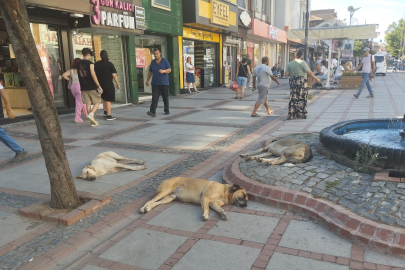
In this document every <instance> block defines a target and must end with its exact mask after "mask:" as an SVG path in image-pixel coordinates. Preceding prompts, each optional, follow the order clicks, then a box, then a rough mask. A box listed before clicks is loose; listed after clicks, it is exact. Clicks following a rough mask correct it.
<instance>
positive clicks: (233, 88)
mask: <svg viewBox="0 0 405 270" xmlns="http://www.w3.org/2000/svg"><path fill="white" fill-rule="evenodd" d="M238 88H239V85H238V83H237V82H236V81H233V82H231V83H230V84H229V89H231V90H232V91H234V92H236V90H238Z"/></svg>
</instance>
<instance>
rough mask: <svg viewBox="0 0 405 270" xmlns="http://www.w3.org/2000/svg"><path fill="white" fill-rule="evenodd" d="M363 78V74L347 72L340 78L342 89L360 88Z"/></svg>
mask: <svg viewBox="0 0 405 270" xmlns="http://www.w3.org/2000/svg"><path fill="white" fill-rule="evenodd" d="M362 81H363V77H362V76H361V72H351V71H345V72H343V74H342V77H341V78H340V88H342V89H356V88H360V86H361V82H362Z"/></svg>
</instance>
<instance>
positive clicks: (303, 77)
mask: <svg viewBox="0 0 405 270" xmlns="http://www.w3.org/2000/svg"><path fill="white" fill-rule="evenodd" d="M303 55H304V52H303V51H302V50H299V51H298V52H297V54H296V57H295V59H294V60H292V61H291V62H290V63H289V64H288V65H287V69H286V72H285V73H284V74H285V76H290V81H289V83H290V103H289V104H288V117H287V120H291V119H294V118H303V119H306V118H307V113H308V112H307V97H308V84H307V75H309V76H311V77H312V78H313V79H314V80H315V81H317V82H320V81H321V80H320V79H318V78H317V77H316V76H315V75H314V73H312V71H311V70H310V69H309V67H308V64H307V63H306V62H305V61H303V60H302V57H303Z"/></svg>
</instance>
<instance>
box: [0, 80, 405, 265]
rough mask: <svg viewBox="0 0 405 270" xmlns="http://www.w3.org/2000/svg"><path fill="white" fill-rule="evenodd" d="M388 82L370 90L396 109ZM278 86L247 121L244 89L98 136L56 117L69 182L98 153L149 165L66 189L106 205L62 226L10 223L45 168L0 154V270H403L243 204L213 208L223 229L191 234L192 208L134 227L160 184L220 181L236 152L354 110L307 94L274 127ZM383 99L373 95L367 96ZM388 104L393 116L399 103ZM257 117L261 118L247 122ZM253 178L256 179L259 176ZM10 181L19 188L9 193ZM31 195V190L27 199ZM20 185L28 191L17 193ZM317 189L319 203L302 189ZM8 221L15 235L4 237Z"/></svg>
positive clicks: (188, 102) (280, 112) (175, 205)
mask: <svg viewBox="0 0 405 270" xmlns="http://www.w3.org/2000/svg"><path fill="white" fill-rule="evenodd" d="M395 75H396V74H395ZM395 75H388V76H387V77H385V78H378V79H377V80H376V87H378V86H380V85H385V84H388V85H389V86H390V87H392V88H390V89H389V90H387V89H384V91H390V93H391V96H395V97H396V98H399V95H400V94H401V93H402V92H401V91H402V90H401V91H400V89H397V88H395V85H396V83H400V82H401V80H402V78H396V77H392V76H395ZM392 78H394V79H395V80H393V79H392ZM379 80H380V81H379ZM396 80H399V81H398V82H397V81H396ZM287 83H288V81H287V80H282V85H281V86H279V87H273V88H272V89H271V91H270V93H269V100H271V102H270V104H271V106H273V108H275V109H276V111H275V114H274V116H271V117H261V118H259V119H255V120H254V121H252V119H251V118H250V115H249V114H250V110H251V109H252V108H253V103H254V100H255V99H256V98H257V93H256V92H253V93H252V92H250V90H249V89H248V90H247V91H246V95H245V97H246V98H245V100H243V101H239V100H233V97H234V93H233V92H231V91H230V90H229V89H224V88H220V89H213V90H210V91H204V93H202V94H199V95H183V96H181V97H175V98H171V100H170V102H171V104H172V106H173V109H172V111H171V115H170V116H164V115H163V114H162V113H161V112H160V110H161V109H162V108H163V107H162V106H161V105H162V104H160V106H159V107H158V116H157V117H156V118H155V119H150V118H148V117H147V116H146V111H147V109H148V104H144V105H138V106H127V107H123V108H120V109H113V111H114V113H115V115H116V116H118V119H117V121H114V122H112V123H111V122H109V123H105V122H103V120H101V119H100V122H101V124H100V127H96V128H90V127H89V126H87V124H88V123H84V124H82V125H77V124H73V123H72V119H73V118H72V117H73V116H71V115H68V116H61V117H60V118H61V125H62V129H63V136H64V141H65V143H66V144H67V145H66V146H65V147H66V149H67V154H68V159H69V162H70V166H71V170H72V172H77V171H80V170H81V168H83V167H84V166H86V165H88V164H89V162H90V160H91V159H92V158H94V155H95V153H96V152H97V151H100V152H102V151H105V149H109V150H112V151H115V152H117V153H125V154H126V155H129V156H134V157H135V156H136V157H138V155H142V154H143V155H144V156H150V157H151V158H150V160H146V162H147V164H146V165H147V166H148V162H149V163H150V166H152V167H153V168H152V167H151V168H152V169H151V171H148V172H145V173H139V174H135V172H134V173H133V174H132V173H131V172H125V173H117V174H114V175H113V177H112V178H111V179H110V178H108V176H105V177H100V178H99V179H98V180H96V181H94V182H91V183H90V182H85V181H84V180H81V179H75V182H76V184H77V186H78V187H81V188H91V187H92V186H93V188H94V189H95V190H100V192H104V193H103V194H104V195H109V196H111V203H110V204H109V205H107V206H105V207H103V208H102V209H100V210H99V211H97V212H95V213H92V214H91V215H89V216H87V217H85V218H83V219H82V220H81V221H79V222H78V223H76V224H74V225H72V226H62V225H58V224H55V223H50V222H44V221H37V220H31V219H28V218H25V217H19V216H18V208H20V207H23V206H24V205H26V204H28V203H31V202H32V203H34V202H38V201H44V200H45V199H46V198H49V197H48V195H47V194H49V185H47V184H46V181H44V180H46V179H47V174H46V168H45V166H44V164H41V160H42V153H41V152H40V150H39V149H37V150H35V148H33V150H32V151H33V152H32V153H31V155H30V156H28V157H27V158H25V159H24V160H23V161H22V162H21V163H19V164H11V163H9V162H8V161H7V160H8V159H10V158H12V153H10V154H9V156H8V153H9V152H7V151H6V148H4V149H3V148H2V147H3V145H0V153H2V155H1V156H0V174H1V176H2V177H1V178H0V192H1V193H0V195H2V193H4V194H7V196H4V198H3V197H2V198H1V199H0V213H1V211H2V212H4V215H3V220H4V222H3V223H1V226H2V229H3V230H4V229H7V230H8V231H10V232H11V231H12V230H11V229H14V232H12V233H9V234H10V236H9V237H8V239H7V240H6V242H7V243H3V244H0V269H30V270H31V269H35V270H38V269H69V270H72V269H74V270H79V269H85V270H100V269H138V270H139V269H161V270H163V269H202V268H204V269H253V270H258V269H397V270H398V269H405V262H404V261H403V260H402V259H400V258H393V257H390V256H386V255H383V254H380V253H376V252H374V251H370V250H365V249H364V248H362V247H359V246H357V245H353V244H352V243H350V242H348V241H346V240H343V239H341V238H340V237H338V236H336V235H334V234H333V233H331V232H329V231H327V230H326V229H324V228H323V227H321V226H320V225H318V224H315V223H313V222H311V221H309V220H308V219H306V218H305V217H303V216H300V215H298V214H294V213H291V212H286V211H282V210H280V209H276V208H274V207H270V206H266V205H263V204H259V203H255V202H249V203H248V207H247V208H243V209H242V208H238V207H233V206H225V207H224V209H225V210H226V211H227V212H228V216H229V220H228V221H226V222H224V221H222V220H220V219H219V216H218V214H215V213H214V212H213V211H211V214H210V219H209V221H207V222H202V221H201V220H200V215H201V213H200V209H199V207H198V206H195V205H189V204H186V203H180V202H172V203H170V204H166V205H161V206H159V207H156V208H155V209H153V210H152V211H151V212H150V213H148V214H146V215H140V214H138V212H137V211H138V209H139V208H140V207H141V206H142V205H143V204H144V203H145V202H146V201H147V200H149V199H150V198H151V197H152V196H153V195H154V190H155V189H156V187H157V186H158V185H159V183H160V182H161V181H163V180H165V179H167V178H170V177H175V176H179V175H182V176H192V177H201V178H206V179H208V178H210V180H212V181H221V178H220V176H221V170H222V168H224V167H225V166H226V165H227V164H230V162H232V161H233V158H235V156H236V155H237V153H239V152H240V151H242V150H244V149H245V148H246V147H247V146H249V148H251V147H252V146H253V147H256V148H257V147H258V145H257V144H258V143H259V142H260V141H262V140H264V139H267V138H269V137H274V136H278V135H287V134H293V133H299V132H308V131H315V132H319V130H320V129H321V128H322V126H323V125H328V124H327V123H329V124H333V122H334V121H335V122H337V121H339V119H334V120H331V119H329V118H327V119H328V120H324V119H326V118H324V117H323V116H324V115H325V113H327V112H328V109H329V108H333V109H336V108H335V106H329V107H328V105H329V104H334V103H335V102H337V103H340V105H339V106H340V107H341V106H344V108H345V110H344V112H343V113H342V114H341V115H339V113H336V114H337V115H339V117H340V119H343V120H344V118H348V117H350V116H351V115H352V114H351V108H352V107H353V106H354V105H353V102H351V100H349V96H352V95H353V93H354V92H355V90H347V91H342V90H330V91H322V92H319V93H318V92H317V91H313V90H311V93H312V94H314V98H313V99H312V100H311V101H310V105H309V117H308V119H306V120H302V121H299V120H294V121H284V120H285V113H286V106H287V104H288V93H289V90H288V86H287ZM385 94H386V93H385V92H381V93H379V92H377V91H376V96H377V95H381V96H383V95H385ZM273 100H274V101H273ZM341 100H343V102H341ZM375 100H377V99H375ZM375 100H370V99H364V101H363V100H362V101H361V102H362V103H364V104H362V106H361V108H363V109H364V108H367V115H368V116H369V117H373V113H374V111H372V113H371V114H370V111H369V108H370V107H367V105H370V104H369V103H370V102H372V103H374V102H375V103H376V104H374V105H373V108H378V104H377V102H376V101H375ZM248 101H250V102H251V105H249V104H248ZM367 102H368V103H367ZM394 103H395V106H396V112H398V113H399V109H398V108H399V103H397V102H394ZM325 104H326V106H325ZM392 106H394V105H392ZM162 111H163V110H162ZM232 112H234V113H233V114H232ZM264 113H265V111H264V109H262V108H261V109H260V111H259V114H261V115H264ZM356 113H357V112H356ZM392 113H395V110H394V109H393V110H392ZM375 114H376V113H375ZM221 117H226V119H227V120H226V121H224V119H221ZM339 117H337V118H339ZM120 118H121V120H120ZM182 125H184V126H185V127H184V129H183V130H184V134H185V135H187V136H184V137H182V139H181V140H176V137H175V136H174V137H173V138H171V139H169V140H167V141H165V138H167V137H170V136H168V135H170V134H178V130H179V128H181V127H182ZM197 127H201V129H200V132H205V135H204V136H199V134H198V132H197V133H195V130H194V128H197ZM3 128H5V130H6V131H7V132H10V133H11V134H12V135H13V136H14V137H16V138H17V139H18V140H21V141H23V142H24V143H28V142H36V143H37V142H38V141H37V137H36V128H35V125H33V122H32V121H28V122H23V123H18V124H13V125H8V126H4V127H3ZM159 129H161V130H162V133H163V134H161V137H162V138H161V140H155V138H156V137H159V136H160V135H159V134H158V131H159ZM147 130H151V132H147ZM145 131H146V132H145ZM193 132H194V133H193ZM200 137H208V138H200ZM131 138H133V140H131ZM139 138H144V139H145V140H144V141H142V140H139ZM158 139H159V138H158ZM146 140H149V142H147V143H146V142H145V141H146ZM185 142H186V143H185ZM245 150H246V149H245ZM35 151H37V152H35ZM152 157H153V158H152ZM325 162H326V161H325ZM160 163H161V164H160ZM156 164H157V165H156ZM159 164H160V165H159ZM313 166H315V165H313ZM24 167H25V168H29V170H30V171H32V172H33V173H32V174H31V175H30V176H31V177H26V176H27V175H28V174H26V175H25V174H23V173H22V172H21V169H22V168H24ZM328 167H329V166H328ZM19 169H20V170H19ZM266 169H267V168H266ZM311 170H316V169H315V168H311V169H310V170H306V171H305V173H304V175H305V174H307V175H305V176H306V177H307V178H311V177H312V178H319V179H322V180H320V181H319V182H322V181H326V180H325V179H328V177H329V176H328V177H327V176H325V175H327V172H328V171H327V170H325V171H323V172H317V173H318V174H319V175H318V176H319V177H314V176H316V175H312V174H313V172H312V171H311ZM259 172H260V171H259ZM136 173H138V172H136ZM281 173H283V172H280V174H281ZM284 173H285V172H284ZM322 173H323V174H322ZM260 174H262V176H265V175H266V174H265V173H264V172H263V171H262V172H260ZM3 176H5V177H3ZM297 179H298V178H297ZM297 179H292V180H297ZM13 181H14V182H16V183H19V185H17V184H15V185H13V186H12V188H11V186H10V185H11V183H12V182H13ZM114 182H116V184H115V185H113V184H111V183H114ZM35 183H42V184H39V187H37V191H35V190H34V188H36V187H35ZM27 185H32V187H33V189H32V190H29V191H27V190H26V188H25V186H27ZM297 185H298V184H297ZM315 186H316V185H315ZM311 188H312V187H311ZM318 189H319V190H320V191H323V192H325V191H324V190H323V189H322V188H319V187H316V188H313V190H318ZM311 192H312V191H311ZM16 202H18V204H17V203H16ZM17 217H18V218H19V219H21V220H22V222H21V223H22V224H26V225H24V226H25V227H24V226H20V227H17V226H15V228H12V227H13V226H12V224H13V222H15V221H14V220H15V219H16V218H17ZM24 222H25V223H24ZM302 232H304V233H302ZM303 234H304V235H303Z"/></svg>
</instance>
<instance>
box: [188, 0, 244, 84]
mask: <svg viewBox="0 0 405 270" xmlns="http://www.w3.org/2000/svg"><path fill="white" fill-rule="evenodd" d="M234 2H235V1H223V0H211V1H209V0H183V43H182V49H183V52H182V65H181V69H180V71H181V78H180V79H181V81H182V82H183V84H182V88H184V89H185V88H187V81H186V78H185V77H186V76H185V73H186V69H185V62H186V59H187V58H188V57H190V58H191V61H192V63H193V65H194V66H195V68H196V69H195V81H196V86H197V87H199V88H211V87H218V86H221V85H222V84H223V83H224V82H225V81H226V82H227V81H228V80H229V66H232V65H233V64H232V60H233V59H232V57H231V56H230V57H229V58H228V55H231V54H232V52H228V51H227V49H228V44H229V43H232V38H229V37H231V36H232V34H237V33H238V21H237V16H238V7H237V5H236V4H235V3H234ZM224 37H226V39H225V40H226V41H229V42H226V43H227V45H226V46H224V40H223V38H224ZM232 44H233V43H232ZM227 60H230V61H227ZM224 74H225V76H224ZM183 91H185V90H183Z"/></svg>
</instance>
